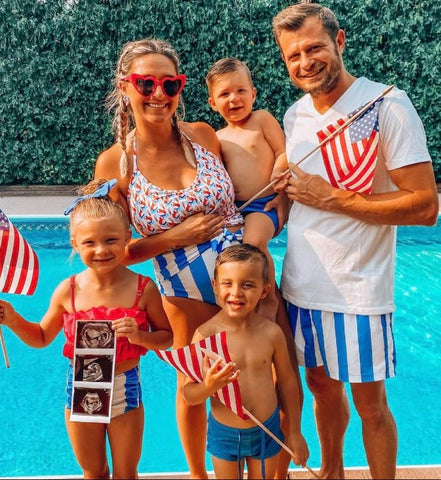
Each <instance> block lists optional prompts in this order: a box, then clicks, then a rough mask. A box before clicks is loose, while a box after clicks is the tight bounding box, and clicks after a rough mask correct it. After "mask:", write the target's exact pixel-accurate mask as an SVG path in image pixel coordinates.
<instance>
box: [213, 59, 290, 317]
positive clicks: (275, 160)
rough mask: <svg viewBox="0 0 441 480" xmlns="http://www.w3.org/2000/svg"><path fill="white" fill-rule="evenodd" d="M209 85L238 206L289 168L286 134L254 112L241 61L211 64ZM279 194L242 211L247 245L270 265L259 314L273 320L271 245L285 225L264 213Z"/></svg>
mask: <svg viewBox="0 0 441 480" xmlns="http://www.w3.org/2000/svg"><path fill="white" fill-rule="evenodd" d="M206 83H207V87H208V94H209V98H208V103H209V105H210V106H211V108H212V109H213V110H214V111H216V112H218V113H219V114H220V115H221V116H222V117H223V118H224V119H225V121H226V122H227V126H226V127H225V128H222V129H221V130H218V131H217V132H216V134H217V136H218V138H219V141H220V143H221V147H222V155H223V158H224V162H225V166H226V168H227V170H228V173H229V175H230V177H231V180H232V181H233V185H234V189H235V199H236V205H237V206H238V207H239V208H240V207H241V206H242V205H243V204H244V203H245V202H246V201H248V200H249V199H250V198H252V197H253V196H254V195H255V194H256V193H257V192H259V191H260V190H262V189H263V188H264V187H266V186H267V185H268V183H270V181H271V180H272V179H274V178H276V177H277V176H278V175H279V174H281V173H282V172H284V171H285V170H286V169H287V168H288V166H287V162H286V154H285V136H284V134H283V131H282V129H281V127H280V125H279V123H278V122H277V120H276V119H275V118H274V117H273V116H272V115H271V114H270V113H269V112H267V111H265V110H256V111H253V110H252V109H253V104H254V101H255V99H256V88H255V87H254V84H253V81H252V78H251V73H250V70H249V68H248V67H247V65H246V63H244V62H242V61H241V60H239V59H237V58H229V57H228V58H222V59H221V60H218V61H217V62H215V63H214V64H213V65H212V66H211V68H210V70H209V71H208V73H207V76H206ZM275 196H276V194H275V193H274V191H273V190H272V189H268V190H266V191H265V192H263V193H262V194H261V195H260V197H258V198H257V199H256V200H254V201H253V202H252V203H251V204H250V205H248V206H247V207H245V208H244V209H243V210H242V212H241V213H242V215H243V216H244V217H245V229H244V239H243V241H244V243H251V244H252V245H256V246H257V247H259V248H260V249H261V250H262V251H263V252H265V254H266V256H267V258H268V260H269V262H270V278H271V283H272V289H271V291H270V292H269V294H268V298H267V300H266V301H265V304H264V307H263V308H264V310H261V311H262V313H264V314H268V316H270V317H274V316H275V312H276V311H277V306H278V300H277V297H276V293H275V283H274V264H273V261H272V258H271V256H270V253H269V251H268V242H269V240H270V239H271V238H272V237H273V236H274V235H275V234H276V233H278V232H279V230H280V229H281V227H283V225H279V221H278V216H277V211H276V209H275V208H272V209H269V210H268V211H265V210H264V209H265V206H266V204H267V203H268V202H270V201H271V200H273V199H274V198H275Z"/></svg>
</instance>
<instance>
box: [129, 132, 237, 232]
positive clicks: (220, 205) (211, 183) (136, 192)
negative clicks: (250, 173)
mask: <svg viewBox="0 0 441 480" xmlns="http://www.w3.org/2000/svg"><path fill="white" fill-rule="evenodd" d="M189 141H190V140H189ZM190 143H191V145H192V147H193V151H194V154H195V158H196V163H197V166H196V177H195V179H194V180H193V183H192V184H191V185H190V186H189V187H187V188H183V189H181V190H163V189H161V188H159V187H157V186H155V185H153V184H152V183H150V182H149V180H148V179H147V178H146V177H145V176H144V175H143V174H142V173H141V172H140V171H139V170H138V166H137V162H136V145H135V142H134V153H133V174H132V178H131V179H130V184H129V188H128V192H127V203H128V205H129V209H130V213H131V217H132V224H133V226H134V227H135V229H136V230H137V232H138V233H140V234H141V235H142V236H144V237H147V236H149V235H153V234H155V233H161V232H163V231H165V230H168V229H170V228H172V227H174V226H176V225H179V224H180V223H181V222H182V221H183V220H185V219H186V218H187V217H189V216H191V215H194V214H195V213H200V212H202V213H204V214H209V213H217V214H219V215H221V216H223V218H225V220H226V222H227V225H230V226H232V225H242V224H243V218H242V216H241V215H240V213H239V212H238V211H237V208H236V206H235V204H234V187H233V183H232V182H231V179H230V177H229V175H228V173H227V171H226V169H225V167H224V166H223V164H222V162H221V161H220V159H219V157H217V156H216V155H215V154H214V153H212V152H209V151H208V150H207V149H205V148H204V147H202V146H201V145H199V144H197V143H193V142H191V141H190Z"/></svg>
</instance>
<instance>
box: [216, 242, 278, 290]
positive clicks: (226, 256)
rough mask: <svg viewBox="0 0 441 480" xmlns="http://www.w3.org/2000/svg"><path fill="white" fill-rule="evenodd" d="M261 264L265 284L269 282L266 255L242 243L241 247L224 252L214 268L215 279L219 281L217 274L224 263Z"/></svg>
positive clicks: (229, 248)
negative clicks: (247, 262) (248, 262)
mask: <svg viewBox="0 0 441 480" xmlns="http://www.w3.org/2000/svg"><path fill="white" fill-rule="evenodd" d="M245 261H250V262H259V263H261V265H262V278H263V281H264V282H265V283H268V282H269V272H268V271H269V265H268V259H267V257H266V255H265V254H264V253H263V252H262V250H260V248H257V247H255V246H254V245H251V244H249V243H241V244H239V245H232V246H231V247H227V248H226V249H225V250H222V252H221V253H219V255H218V256H217V258H216V263H215V266H214V278H215V279H217V272H218V269H219V267H220V266H221V265H222V264H224V263H230V262H245Z"/></svg>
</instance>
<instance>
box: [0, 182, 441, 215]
mask: <svg viewBox="0 0 441 480" xmlns="http://www.w3.org/2000/svg"><path fill="white" fill-rule="evenodd" d="M77 190H78V186H76V185H33V186H31V185H30V186H22V185H11V186H9V185H6V186H3V185H0V208H1V209H2V210H3V211H4V212H5V213H6V214H7V215H9V216H11V215H42V216H44V215H63V211H64V209H65V208H66V206H67V205H69V204H70V203H71V202H73V200H74V199H75V197H76V193H77ZM438 197H439V199H440V213H441V184H438Z"/></svg>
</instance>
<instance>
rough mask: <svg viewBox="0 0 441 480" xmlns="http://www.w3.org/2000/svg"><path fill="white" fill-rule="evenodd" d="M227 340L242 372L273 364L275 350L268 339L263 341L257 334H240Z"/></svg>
mask: <svg viewBox="0 0 441 480" xmlns="http://www.w3.org/2000/svg"><path fill="white" fill-rule="evenodd" d="M238 337H240V338H238ZM227 342H228V351H229V353H230V356H231V360H232V361H233V362H234V363H235V364H236V368H237V369H239V370H241V372H243V373H244V372H245V371H248V372H250V371H258V370H260V369H262V368H264V369H266V368H269V367H270V366H271V363H272V355H273V350H272V347H271V345H269V342H268V341H261V340H259V339H258V338H256V336H247V335H239V336H237V337H236V336H229V337H228V339H227Z"/></svg>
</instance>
